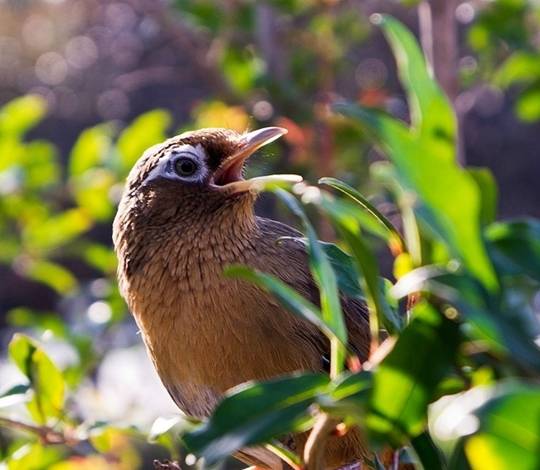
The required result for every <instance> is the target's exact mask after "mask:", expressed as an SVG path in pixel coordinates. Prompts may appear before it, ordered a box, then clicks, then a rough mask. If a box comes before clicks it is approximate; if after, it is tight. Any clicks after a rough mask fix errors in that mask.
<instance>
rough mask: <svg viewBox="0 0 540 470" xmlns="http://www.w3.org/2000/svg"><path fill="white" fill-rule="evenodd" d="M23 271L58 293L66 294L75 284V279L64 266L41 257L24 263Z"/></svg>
mask: <svg viewBox="0 0 540 470" xmlns="http://www.w3.org/2000/svg"><path fill="white" fill-rule="evenodd" d="M24 273H25V274H26V276H28V277H29V278H30V279H34V280H35V281H39V282H42V283H43V284H47V285H48V286H50V287H51V288H53V289H54V290H55V291H57V292H58V293H60V294H66V293H68V292H70V291H72V290H73V289H74V288H75V287H76V286H77V279H76V278H75V276H73V274H71V272H69V271H68V270H67V269H66V268H64V267H62V266H60V265H59V264H56V263H53V262H51V261H45V260H43V259H41V260H35V261H29V262H28V263H25V266H24Z"/></svg>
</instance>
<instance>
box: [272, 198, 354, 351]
mask: <svg viewBox="0 0 540 470" xmlns="http://www.w3.org/2000/svg"><path fill="white" fill-rule="evenodd" d="M275 193H276V194H277V195H278V196H279V197H280V198H281V199H282V200H283V201H284V202H285V203H286V204H287V206H288V207H289V209H290V210H291V211H292V212H293V213H294V214H295V215H296V216H298V218H300V220H301V221H302V223H303V225H304V228H305V230H306V235H307V239H308V242H309V243H308V254H309V264H310V269H311V274H312V275H313V278H314V279H315V282H316V283H317V287H318V288H319V292H320V296H321V313H322V317H323V319H324V321H325V323H326V324H327V325H328V326H329V327H330V329H331V330H332V331H333V332H334V333H335V335H336V336H337V338H338V339H339V340H340V341H341V343H342V344H347V327H346V326H345V321H344V319H343V312H342V311H341V302H340V298H339V290H338V285H337V279H336V275H335V273H334V270H333V269H332V265H331V263H330V260H329V259H328V257H327V256H326V253H325V251H324V249H323V247H322V245H321V243H320V242H319V239H318V238H317V234H316V233H315V229H314V228H313V226H312V225H311V223H310V222H309V220H308V218H307V216H306V214H305V213H304V210H303V209H302V207H301V206H300V204H299V203H298V201H297V200H296V198H295V197H294V196H293V195H292V194H290V193H289V192H287V191H285V190H283V189H279V188H278V189H276V190H275Z"/></svg>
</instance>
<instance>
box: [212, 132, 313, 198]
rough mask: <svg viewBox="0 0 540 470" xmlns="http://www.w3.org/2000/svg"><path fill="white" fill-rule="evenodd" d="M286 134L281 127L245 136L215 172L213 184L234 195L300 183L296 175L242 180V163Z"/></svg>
mask: <svg viewBox="0 0 540 470" xmlns="http://www.w3.org/2000/svg"><path fill="white" fill-rule="evenodd" d="M286 133H287V129H284V128H282V127H265V128H263V129H259V130H256V131H252V132H248V133H247V134H245V135H244V136H243V143H242V145H241V147H240V148H239V150H238V151H237V152H236V153H234V154H233V155H231V156H230V157H228V158H227V159H226V160H225V161H224V162H223V163H222V164H221V166H220V167H219V168H218V169H217V170H216V172H215V174H214V183H215V184H216V185H218V186H219V187H220V188H223V189H227V190H228V191H230V192H231V194H234V193H240V192H246V191H250V190H256V191H260V190H262V189H263V188H264V186H265V185H266V184H268V183H274V184H276V183H279V182H284V183H290V182H294V183H296V182H299V181H302V177H301V176H298V175H268V176H259V177H256V178H251V179H249V180H244V178H243V176H242V169H243V167H244V163H245V161H246V160H247V159H248V158H249V157H250V156H251V155H253V154H254V153H255V152H256V151H257V150H259V149H260V148H261V147H264V146H265V145H268V144H269V143H271V142H273V141H274V140H277V139H279V138H280V137H281V136H283V135H285V134H286Z"/></svg>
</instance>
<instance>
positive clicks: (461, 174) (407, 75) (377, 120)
mask: <svg viewBox="0 0 540 470" xmlns="http://www.w3.org/2000/svg"><path fill="white" fill-rule="evenodd" d="M381 26H382V28H383V31H384V32H385V34H386V35H387V38H388V40H389V41H390V44H391V45H392V47H393V49H394V52H395V54H396V59H397V62H398V68H399V71H400V77H401V80H402V83H403V85H404V87H405V88H406V89H407V91H408V95H409V104H410V106H411V108H412V118H413V128H412V129H409V128H408V127H407V126H405V125H404V124H403V123H401V122H399V121H397V120H395V119H394V118H391V117H390V116H388V115H385V114H383V113H381V112H378V111H375V110H371V109H367V108H362V107H360V106H357V105H352V104H349V105H346V104H342V105H338V106H336V109H337V110H338V111H339V112H341V113H343V114H345V115H347V116H349V117H351V118H354V119H357V120H358V121H359V122H360V123H361V124H363V125H364V126H365V127H366V128H367V129H368V131H369V132H370V133H371V134H372V135H373V136H374V138H375V140H376V141H377V142H378V144H379V145H380V147H381V149H383V151H384V152H385V153H386V154H387V155H388V156H389V157H390V159H391V160H392V161H393V163H394V164H395V166H396V169H397V174H398V176H399V178H400V179H401V180H402V183H403V185H404V186H405V187H407V188H408V189H410V190H412V191H413V193H416V194H417V195H418V197H419V201H418V202H419V204H418V207H417V213H418V214H419V215H420V216H421V217H422V218H423V219H424V221H425V222H426V223H428V224H429V225H430V226H431V227H432V229H433V230H435V231H436V232H437V233H439V234H440V236H441V237H442V238H443V239H444V240H445V242H446V243H447V244H448V246H449V248H450V249H451V250H452V251H453V253H454V255H456V256H459V257H460V258H461V259H462V260H463V262H464V263H465V264H466V266H467V268H468V269H469V270H470V271H471V272H473V273H474V274H475V275H477V276H478V277H479V279H481V280H482V282H484V284H485V285H486V286H487V287H488V288H489V289H492V290H494V289H496V288H497V279H496V277H495V275H494V272H493V268H492V266H491V263H490V261H489V258H488V257H487V254H486V250H485V247H484V245H483V243H482V238H481V236H480V212H481V199H480V195H479V189H478V186H477V185H476V183H475V181H474V179H473V178H472V176H471V175H470V174H468V173H467V172H466V171H465V170H464V169H462V168H460V167H459V166H458V164H457V162H456V161H455V152H456V150H455V146H456V142H455V116H454V114H453V112H452V110H451V108H450V106H449V105H448V102H447V100H446V98H445V97H444V95H443V94H442V92H441V91H440V89H439V88H438V85H437V84H436V82H435V81H434V80H433V79H432V78H431V77H430V76H429V74H428V72H427V71H426V66H425V61H424V59H423V57H422V55H421V52H420V50H419V48H418V45H417V44H416V41H415V39H414V37H413V36H412V34H411V33H410V32H409V31H407V30H406V29H405V28H404V27H403V26H402V25H401V24H400V23H399V22H397V21H396V20H394V19H391V18H388V17H383V18H382V20H381Z"/></svg>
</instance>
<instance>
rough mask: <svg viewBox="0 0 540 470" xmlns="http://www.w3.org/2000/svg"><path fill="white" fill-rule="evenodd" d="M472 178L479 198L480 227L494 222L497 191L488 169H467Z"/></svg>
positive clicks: (497, 197)
mask: <svg viewBox="0 0 540 470" xmlns="http://www.w3.org/2000/svg"><path fill="white" fill-rule="evenodd" d="M467 171H468V172H469V174H470V175H471V176H472V177H473V178H474V180H475V181H476V184H477V185H478V189H479V190H480V196H481V209H480V220H481V222H482V225H488V224H490V223H492V222H495V219H496V217H497V205H498V199H499V191H498V189H497V182H496V181H495V178H494V177H493V173H491V170H489V169H488V168H467Z"/></svg>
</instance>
